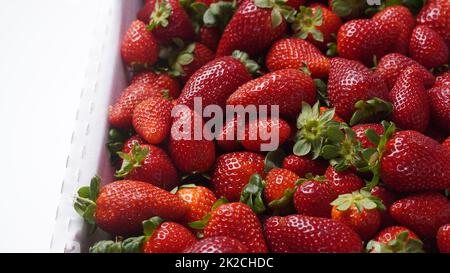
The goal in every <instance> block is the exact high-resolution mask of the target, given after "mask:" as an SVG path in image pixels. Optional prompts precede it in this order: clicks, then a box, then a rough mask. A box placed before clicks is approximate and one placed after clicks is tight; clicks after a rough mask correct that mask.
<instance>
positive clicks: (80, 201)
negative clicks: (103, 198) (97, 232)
mask: <svg viewBox="0 0 450 273" xmlns="http://www.w3.org/2000/svg"><path fill="white" fill-rule="evenodd" d="M100 184H101V179H100V178H99V177H98V176H94V177H93V178H92V179H91V183H90V185H89V186H86V187H81V188H80V189H79V190H78V193H77V197H76V198H75V203H74V204H73V207H74V209H75V211H76V212H77V213H78V214H79V215H80V216H81V217H82V218H83V219H84V220H85V221H86V222H87V223H88V224H90V225H91V226H92V227H93V229H95V210H96V209H97V204H96V202H97V197H98V194H99V192H100Z"/></svg>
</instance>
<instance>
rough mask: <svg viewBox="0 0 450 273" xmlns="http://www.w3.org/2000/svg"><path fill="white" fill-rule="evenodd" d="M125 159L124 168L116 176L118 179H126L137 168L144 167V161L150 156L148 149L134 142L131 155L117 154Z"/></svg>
mask: <svg viewBox="0 0 450 273" xmlns="http://www.w3.org/2000/svg"><path fill="white" fill-rule="evenodd" d="M117 154H118V155H119V156H120V158H122V159H123V162H122V167H121V168H120V170H118V171H117V172H116V174H115V176H116V177H120V178H122V177H125V176H127V175H129V174H130V173H131V172H132V171H133V170H135V169H136V168H139V167H142V165H141V164H142V161H144V159H145V157H146V156H148V154H149V149H148V148H142V147H141V146H140V145H139V144H138V143H137V141H134V142H133V148H131V152H130V153H122V152H118V153H117Z"/></svg>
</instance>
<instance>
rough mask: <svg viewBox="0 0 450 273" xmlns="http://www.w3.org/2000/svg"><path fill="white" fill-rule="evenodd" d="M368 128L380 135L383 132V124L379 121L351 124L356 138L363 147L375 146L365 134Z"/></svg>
mask: <svg viewBox="0 0 450 273" xmlns="http://www.w3.org/2000/svg"><path fill="white" fill-rule="evenodd" d="M368 129H372V130H373V131H374V132H375V134H377V135H378V136H381V135H382V134H383V133H384V128H383V125H381V124H379V123H368V124H358V125H355V126H353V127H352V130H353V132H355V134H356V139H357V140H358V141H359V142H361V144H362V147H363V148H371V147H375V144H373V143H372V142H370V140H369V139H368V138H367V136H366V134H365V132H366V131H367V130H368Z"/></svg>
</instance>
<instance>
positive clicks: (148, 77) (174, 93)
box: [131, 71, 181, 99]
mask: <svg viewBox="0 0 450 273" xmlns="http://www.w3.org/2000/svg"><path fill="white" fill-rule="evenodd" d="M135 83H143V84H152V85H154V86H156V88H157V89H160V90H167V94H168V95H169V97H171V98H172V99H176V98H178V96H179V95H180V91H181V88H180V83H179V82H178V81H177V80H176V79H174V78H172V77H170V76H169V75H167V74H165V73H160V74H156V73H154V72H151V71H148V72H141V73H138V74H136V75H135V76H134V77H133V79H132V80H131V84H135Z"/></svg>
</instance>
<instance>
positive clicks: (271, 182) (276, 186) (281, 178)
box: [264, 168, 300, 213]
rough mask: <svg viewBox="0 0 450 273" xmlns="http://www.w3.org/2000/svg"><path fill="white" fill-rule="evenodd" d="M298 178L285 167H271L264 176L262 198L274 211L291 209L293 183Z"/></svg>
mask: <svg viewBox="0 0 450 273" xmlns="http://www.w3.org/2000/svg"><path fill="white" fill-rule="evenodd" d="M299 179H300V177H299V176H298V175H296V174H295V173H293V172H291V171H289V170H286V169H278V168H277V169H272V170H270V172H269V173H268V174H267V176H266V183H265V186H264V200H265V202H266V203H267V204H268V205H269V207H270V208H271V209H272V210H274V211H275V212H276V213H278V212H285V211H288V210H292V208H293V206H292V196H293V194H294V191H295V183H296V182H297V181H298V180H299Z"/></svg>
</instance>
